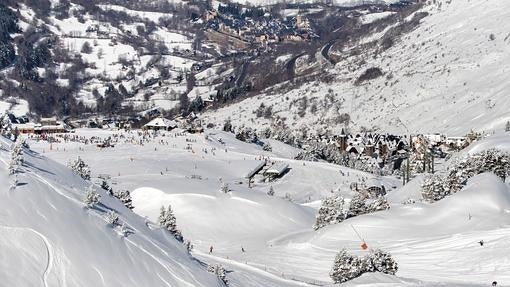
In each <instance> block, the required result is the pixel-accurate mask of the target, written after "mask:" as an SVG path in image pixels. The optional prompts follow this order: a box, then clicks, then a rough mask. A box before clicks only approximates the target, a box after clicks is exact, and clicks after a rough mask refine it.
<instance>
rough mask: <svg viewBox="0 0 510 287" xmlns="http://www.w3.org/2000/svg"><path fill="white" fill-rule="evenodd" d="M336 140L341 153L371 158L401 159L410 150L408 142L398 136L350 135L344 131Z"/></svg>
mask: <svg viewBox="0 0 510 287" xmlns="http://www.w3.org/2000/svg"><path fill="white" fill-rule="evenodd" d="M334 139H335V141H336V144H337V146H338V148H339V149H340V150H341V151H345V152H347V153H350V154H354V155H359V156H367V157H371V158H383V159H384V158H389V157H399V155H404V154H406V153H407V151H408V150H409V145H408V140H407V139H406V138H405V137H402V136H397V135H390V134H376V133H358V134H348V133H346V132H345V131H344V130H343V129H342V131H341V133H340V135H338V136H336V137H334Z"/></svg>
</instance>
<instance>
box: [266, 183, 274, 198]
mask: <svg viewBox="0 0 510 287" xmlns="http://www.w3.org/2000/svg"><path fill="white" fill-rule="evenodd" d="M267 195H269V196H274V188H273V186H272V185H271V186H270V187H269V191H268V192H267Z"/></svg>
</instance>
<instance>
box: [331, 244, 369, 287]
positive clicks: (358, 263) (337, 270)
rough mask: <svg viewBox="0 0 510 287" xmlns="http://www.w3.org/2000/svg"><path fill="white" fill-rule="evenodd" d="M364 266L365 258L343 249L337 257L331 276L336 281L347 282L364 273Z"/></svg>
mask: <svg viewBox="0 0 510 287" xmlns="http://www.w3.org/2000/svg"><path fill="white" fill-rule="evenodd" d="M362 266H363V260H361V259H360V258H358V257H356V256H353V255H350V254H349V253H347V250H345V249H342V250H341V251H340V252H339V253H338V254H337V255H336V257H335V261H334V263H333V268H332V269H331V272H330V273H329V276H330V277H331V279H333V281H334V282H335V283H343V282H347V281H349V280H352V279H354V278H356V277H358V276H360V275H361V274H363V272H364V270H363V268H362Z"/></svg>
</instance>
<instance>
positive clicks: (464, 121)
mask: <svg viewBox="0 0 510 287" xmlns="http://www.w3.org/2000/svg"><path fill="white" fill-rule="evenodd" d="M434 3H435V4H427V5H425V6H424V8H423V9H422V10H421V11H419V12H427V13H429V15H428V16H427V17H425V18H423V19H422V20H421V21H420V24H419V25H418V26H417V27H416V28H414V29H413V30H412V31H411V32H410V33H408V34H404V36H403V38H401V39H396V40H395V41H394V42H393V43H391V44H390V46H391V47H390V48H388V49H387V50H384V49H380V48H379V47H381V46H383V39H384V38H383V36H384V35H385V33H391V30H388V29H386V30H384V31H382V32H379V33H374V34H371V35H370V36H369V38H360V39H352V42H351V45H350V46H348V47H345V48H342V49H341V50H340V49H338V48H335V45H333V47H332V48H331V49H330V50H329V55H330V56H331V57H337V58H338V59H339V62H338V63H337V64H336V65H335V66H334V67H328V66H322V67H321V68H320V69H317V74H318V75H326V74H331V75H333V80H332V82H327V83H322V82H320V81H315V80H307V81H305V83H304V84H302V85H301V86H299V87H296V86H295V84H294V83H293V82H288V83H284V84H282V85H281V89H276V88H275V89H272V90H273V91H269V90H268V91H267V92H266V93H263V94H262V95H260V96H257V97H253V98H249V99H246V100H244V101H242V102H240V103H238V104H235V105H232V106H229V107H225V108H223V109H220V110H219V111H211V112H209V113H207V115H206V117H207V121H206V122H214V123H218V124H222V123H223V122H224V120H225V119H227V118H229V117H230V118H231V119H232V121H233V122H235V123H236V126H238V127H239V126H241V125H246V126H250V127H257V128H259V129H262V128H264V127H267V126H269V125H270V123H271V119H264V118H256V113H254V111H255V110H256V109H257V108H258V107H259V106H260V104H261V103H264V105H265V106H266V107H268V106H269V107H272V111H273V116H272V119H274V118H276V117H280V118H285V119H286V120H285V121H286V122H287V126H288V127H290V128H292V129H295V130H297V129H301V128H305V127H306V128H309V129H313V130H327V129H329V130H332V131H337V132H338V130H339V129H340V128H341V127H342V126H343V124H342V122H343V121H344V120H345V118H346V115H349V118H350V126H351V127H352V128H353V129H360V127H362V126H363V127H366V128H368V129H372V128H379V129H381V130H384V131H390V132H400V133H404V132H405V133H410V132H447V133H449V134H451V135H464V134H465V133H467V132H468V131H469V130H470V129H477V130H490V129H494V128H501V127H503V125H504V124H505V122H506V121H507V120H508V119H510V114H509V112H508V107H509V106H510V102H509V99H508V96H507V94H508V91H509V90H510V84H509V81H508V72H509V71H510V64H509V63H510V34H509V31H510V22H509V21H507V19H508V18H509V17H510V12H509V11H510V9H509V8H510V2H508V1H466V0H451V1H444V0H443V1H434ZM412 17H413V16H410V17H408V18H406V19H404V20H402V21H401V22H400V23H404V21H407V22H409V23H410V20H411V19H412ZM374 41H375V42H374ZM363 43H371V44H370V45H368V46H369V47H370V46H372V48H363V46H360V44H363ZM386 44H387V43H386ZM365 47H366V46H365ZM359 49H366V50H361V54H360V53H358V52H359V51H360V50H359ZM354 51H357V52H356V53H353V52H354ZM319 54H320V53H318V57H319V56H321V55H319ZM353 54H354V55H353ZM373 67H377V68H379V69H380V70H381V71H382V73H383V76H381V77H379V78H376V79H373V80H370V81H365V82H362V83H361V84H359V85H356V84H355V82H356V80H357V79H358V78H359V77H360V76H361V75H362V74H363V73H364V72H365V71H366V70H367V69H368V68H373ZM302 110H304V113H303V111H302ZM299 111H301V113H299V115H298V112H299ZM303 114H304V115H303Z"/></svg>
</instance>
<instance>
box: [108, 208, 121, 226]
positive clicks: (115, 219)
mask: <svg viewBox="0 0 510 287" xmlns="http://www.w3.org/2000/svg"><path fill="white" fill-rule="evenodd" d="M106 222H108V224H110V225H111V226H115V225H117V224H118V223H119V215H118V214H117V212H115V211H113V210H110V211H108V212H107V213H106Z"/></svg>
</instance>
